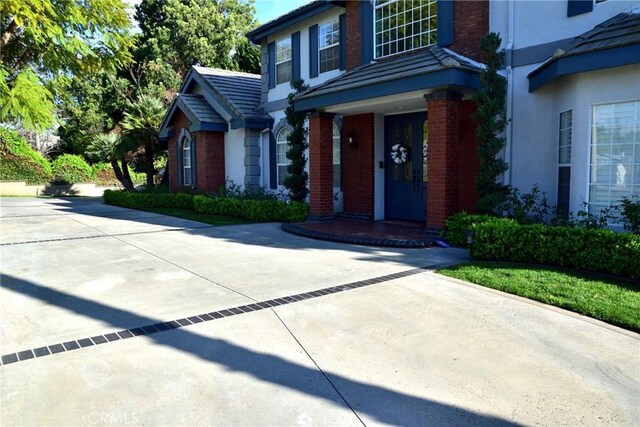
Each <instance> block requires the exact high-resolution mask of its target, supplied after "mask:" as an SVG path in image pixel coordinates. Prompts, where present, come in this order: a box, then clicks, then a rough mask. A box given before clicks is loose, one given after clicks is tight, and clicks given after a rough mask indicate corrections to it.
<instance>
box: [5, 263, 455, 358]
mask: <svg viewBox="0 0 640 427" xmlns="http://www.w3.org/2000/svg"><path fill="white" fill-rule="evenodd" d="M443 266H445V264H442V263H440V264H435V265H430V266H425V267H420V268H414V269H411V270H405V271H401V272H398V273H393V274H387V275H384V276H379V277H374V278H371V279H366V280H361V281H358V282H351V283H347V284H344V285H338V286H331V287H328V288H322V289H318V290H315V291H311V292H305V293H302V294H294V295H289V296H285V297H281V298H275V299H271V300H266V301H260V302H255V303H252V304H247V305H242V306H237V307H231V308H227V309H223V310H218V311H213V312H211V313H203V314H198V315H195V316H190V317H185V318H182V319H176V320H169V321H165V322H158V323H152V324H148V325H144V326H139V327H136V328H131V329H124V330H121V331H118V332H111V333H107V334H103V335H96V336H93V337H87V338H81V339H78V340H72V341H67V342H63V343H58V344H52V345H48V346H43V347H38V348H34V349H29V350H23V351H18V352H16V353H9V354H5V355H3V356H2V357H1V358H0V360H1V365H2V366H5V365H9V364H12V363H16V362H23V361H26V360H30V359H34V358H38V357H44V356H49V355H53V354H57V353H64V352H66V351H72V350H77V349H79V348H85V347H92V346H94V345H100V344H105V343H108V342H114V341H119V340H124V339H128V338H133V337H137V336H144V335H151V334H155V333H157V332H163V331H168V330H171V329H178V328H182V327H185V326H189V325H193V324H196V323H201V322H209V321H211V320H216V319H221V318H223V317H231V316H237V315H240V314H244V313H250V312H252V311H259V310H263V309H267V308H273V307H278V306H281V305H287V304H292V303H294V302H298V301H303V300H308V299H312V298H317V297H321V296H324V295H329V294H334V293H338V292H344V291H348V290H350V289H356V288H361V287H364V286H370V285H375V284H379V283H384V282H388V281H390V280H395V279H400V278H403V277H408V276H413V275H415V274H419V273H422V272H424V271H426V270H433V269H436V268H441V267H443ZM150 320H151V319H150Z"/></svg>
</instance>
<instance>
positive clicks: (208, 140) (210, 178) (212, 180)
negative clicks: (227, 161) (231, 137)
mask: <svg viewBox="0 0 640 427" xmlns="http://www.w3.org/2000/svg"><path fill="white" fill-rule="evenodd" d="M195 138H196V188H197V189H198V190H200V191H204V192H206V193H212V192H214V191H217V190H219V189H220V187H222V186H224V179H225V168H224V132H196V133H195Z"/></svg>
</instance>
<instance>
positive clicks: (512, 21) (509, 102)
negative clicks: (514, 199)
mask: <svg viewBox="0 0 640 427" xmlns="http://www.w3.org/2000/svg"><path fill="white" fill-rule="evenodd" d="M515 7H516V1H515V0H509V14H508V16H509V18H508V20H509V25H508V38H507V47H506V50H507V64H508V65H507V119H508V120H509V121H508V122H507V145H506V147H505V157H506V159H507V162H508V163H509V170H508V171H507V174H506V177H505V184H507V185H511V183H512V179H513V178H512V177H513V147H512V145H513V122H512V119H513V99H514V94H513V87H514V84H513V38H514V24H515V16H516V15H515Z"/></svg>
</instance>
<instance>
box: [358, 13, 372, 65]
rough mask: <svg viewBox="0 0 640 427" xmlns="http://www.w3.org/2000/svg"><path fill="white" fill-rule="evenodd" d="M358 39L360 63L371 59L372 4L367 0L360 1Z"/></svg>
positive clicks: (366, 62)
mask: <svg viewBox="0 0 640 427" xmlns="http://www.w3.org/2000/svg"><path fill="white" fill-rule="evenodd" d="M360 17H361V19H360V34H361V36H360V40H361V41H362V56H361V58H362V63H363V64H368V63H370V62H371V61H373V38H374V34H373V5H372V4H371V2H369V1H363V2H360Z"/></svg>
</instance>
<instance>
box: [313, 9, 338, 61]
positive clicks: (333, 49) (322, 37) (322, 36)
mask: <svg viewBox="0 0 640 427" xmlns="http://www.w3.org/2000/svg"><path fill="white" fill-rule="evenodd" d="M318 46H319V49H318V50H319V52H318V54H319V56H320V61H319V62H320V72H321V73H324V72H326V71H331V70H336V69H338V68H340V22H339V20H338V18H336V19H334V20H333V21H331V22H328V23H326V24H323V25H321V26H320V27H318Z"/></svg>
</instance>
